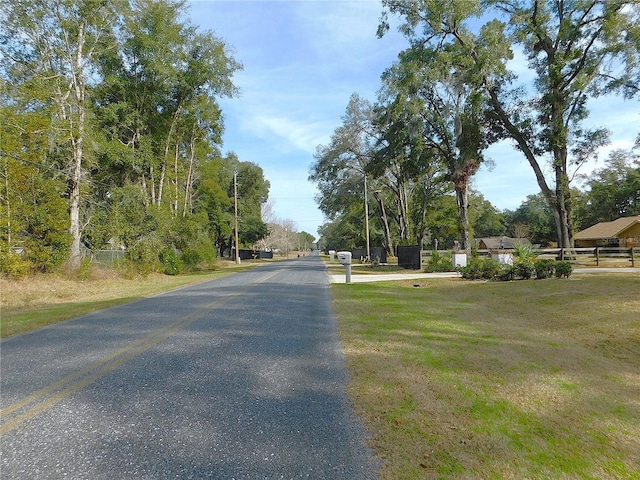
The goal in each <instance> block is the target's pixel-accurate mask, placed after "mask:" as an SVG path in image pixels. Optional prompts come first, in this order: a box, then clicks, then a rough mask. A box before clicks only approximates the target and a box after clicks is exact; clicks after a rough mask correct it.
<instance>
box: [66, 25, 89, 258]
mask: <svg viewBox="0 0 640 480" xmlns="http://www.w3.org/2000/svg"><path fill="white" fill-rule="evenodd" d="M84 42H85V31H84V25H83V24H80V28H79V30H78V45H77V52H76V57H75V62H74V64H73V88H74V90H75V95H76V102H77V109H78V126H77V128H78V131H77V133H76V134H74V132H73V126H72V127H71V131H70V138H71V142H72V145H73V160H72V165H71V178H70V183H71V189H70V192H69V193H70V195H69V218H70V225H69V233H70V234H71V251H70V254H69V266H70V267H71V268H72V269H73V270H77V269H78V268H80V265H81V263H82V252H81V251H80V236H81V233H82V232H81V230H82V229H81V226H80V201H81V199H80V183H81V181H82V155H83V147H84V126H85V113H86V112H85V108H86V105H85V94H86V85H85V79H84V78H83V77H84V72H83V67H82V61H83V51H84Z"/></svg>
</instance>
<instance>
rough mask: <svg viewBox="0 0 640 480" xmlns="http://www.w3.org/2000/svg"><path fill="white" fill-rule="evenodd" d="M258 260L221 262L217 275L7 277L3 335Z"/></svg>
mask: <svg viewBox="0 0 640 480" xmlns="http://www.w3.org/2000/svg"><path fill="white" fill-rule="evenodd" d="M258 264H259V262H243V263H242V265H235V264H234V263H232V262H222V261H221V262H220V265H219V266H220V268H219V269H218V270H215V271H207V272H197V273H190V274H183V275H175V276H171V275H163V274H159V273H153V274H149V275H144V276H123V275H122V274H121V273H119V272H117V271H115V270H104V269H92V270H90V271H88V272H84V273H83V274H82V275H75V276H69V275H63V274H47V275H34V276H29V277H25V278H18V279H8V278H2V279H0V282H1V283H2V285H1V287H2V288H0V337H1V338H5V337H9V336H11V335H16V334H19V333H25V332H29V331H31V330H36V329H38V328H41V327H44V326H46V325H51V324H53V323H57V322H60V321H63V320H68V319H71V318H75V317H78V316H80V315H85V314H87V313H91V312H94V311H97V310H102V309H104V308H109V307H113V306H116V305H121V304H124V303H127V302H131V301H134V300H138V299H140V298H145V297H149V296H152V295H156V294H158V293H162V292H166V291H170V290H173V289H176V288H181V287H184V286H187V285H192V284H195V283H199V282H205V281H207V280H211V279H213V278H218V277H221V276H223V275H229V274H231V273H235V272H238V271H241V270H246V269H248V268H253V267H254V266H256V265H258Z"/></svg>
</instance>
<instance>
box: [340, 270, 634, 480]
mask: <svg viewBox="0 0 640 480" xmlns="http://www.w3.org/2000/svg"><path fill="white" fill-rule="evenodd" d="M420 285H421V286H420V288H416V287H414V282H411V281H406V282H405V281H399V282H376V283H360V284H351V285H345V284H334V285H332V287H331V290H332V294H333V297H334V308H335V310H336V312H337V314H338V317H339V325H340V335H341V338H342V340H343V344H344V346H345V352H346V355H347V361H348V366H349V369H350V372H351V377H352V383H351V385H350V395H351V397H352V399H353V401H354V404H355V405H356V409H357V411H358V413H359V414H360V416H361V417H362V418H363V419H364V421H365V424H366V425H367V428H368V429H369V431H370V433H371V446H372V448H374V449H375V451H376V452H377V454H378V455H379V457H380V458H381V459H382V460H383V464H384V465H383V470H382V472H381V478H382V479H394V480H395V479H409V478H416V479H417V478H640V467H639V465H640V416H638V415H637V413H638V404H637V393H638V386H639V385H640V374H639V373H638V372H640V318H639V317H638V315H637V312H638V311H640V297H639V296H638V294H637V292H638V291H640V277H639V276H638V275H635V274H633V275H630V274H626V275H625V274H598V275H580V274H576V275H574V276H573V277H571V278H570V279H555V278H554V279H548V280H540V281H538V280H535V281H516V282H507V283H505V282H473V281H467V280H462V279H424V280H421V282H420Z"/></svg>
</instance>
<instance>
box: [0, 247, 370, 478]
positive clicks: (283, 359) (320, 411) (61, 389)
mask: <svg viewBox="0 0 640 480" xmlns="http://www.w3.org/2000/svg"><path fill="white" fill-rule="evenodd" d="M0 349H1V372H0V373H1V378H0V381H1V385H0V387H1V410H0V418H1V423H0V434H1V448H2V450H1V453H2V458H1V464H0V467H1V470H0V475H1V477H2V478H7V479H29V480H33V479H59V478H73V479H133V478H135V479H168V478H173V479H175V478H177V479H202V478H213V479H298V478H311V479H349V480H351V479H374V478H376V472H377V470H378V467H379V465H378V461H377V459H376V458H375V456H374V455H373V453H372V452H371V451H370V450H369V449H368V448H367V447H366V433H365V430H364V428H363V426H362V425H361V423H360V421H359V419H358V418H357V416H356V415H355V414H354V412H353V410H352V406H351V404H350V402H349V399H348V396H347V393H346V389H347V383H348V374H347V370H346V365H345V359H344V355H343V353H342V349H341V346H340V343H339V340H338V336H337V328H336V317H335V315H334V314H333V312H332V310H331V307H330V295H329V276H328V275H327V272H326V268H325V266H324V265H323V263H322V261H321V260H320V258H319V257H318V256H317V255H315V256H308V257H304V258H301V259H294V260H289V261H283V262H275V263H269V264H266V265H261V266H259V267H256V268H253V269H251V270H247V271H244V272H239V273H236V274H234V275H229V276H226V277H223V278H219V279H215V280H211V281H207V282H204V283H200V284H197V285H192V286H190V287H187V288H182V289H179V290H175V291H171V292H168V293H164V294H162V295H157V296H154V297H151V298H147V299H143V300H139V301H136V302H132V303H129V304H126V305H121V306H118V307H114V308H110V309H107V310H102V311H99V312H94V313H92V314H89V315H85V316H82V317H79V318H76V319H73V320H69V321H66V322H62V323H59V324H56V325H52V326H49V327H46V328H43V329H41V330H38V331H35V332H31V333H27V334H22V335H17V336H15V337H10V338H7V339H5V340H3V341H2V342H1V343H0Z"/></svg>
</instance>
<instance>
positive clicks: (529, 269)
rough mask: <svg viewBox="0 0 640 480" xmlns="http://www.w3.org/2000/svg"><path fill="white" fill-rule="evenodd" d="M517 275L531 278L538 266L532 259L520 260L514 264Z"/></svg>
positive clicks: (527, 278) (525, 278) (524, 278)
mask: <svg viewBox="0 0 640 480" xmlns="http://www.w3.org/2000/svg"><path fill="white" fill-rule="evenodd" d="M513 268H514V271H515V275H516V277H520V278H522V279H523V280H529V279H530V278H531V277H533V275H534V274H535V273H536V267H535V266H534V264H533V262H532V261H519V262H517V263H516V264H515V265H514V266H513Z"/></svg>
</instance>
